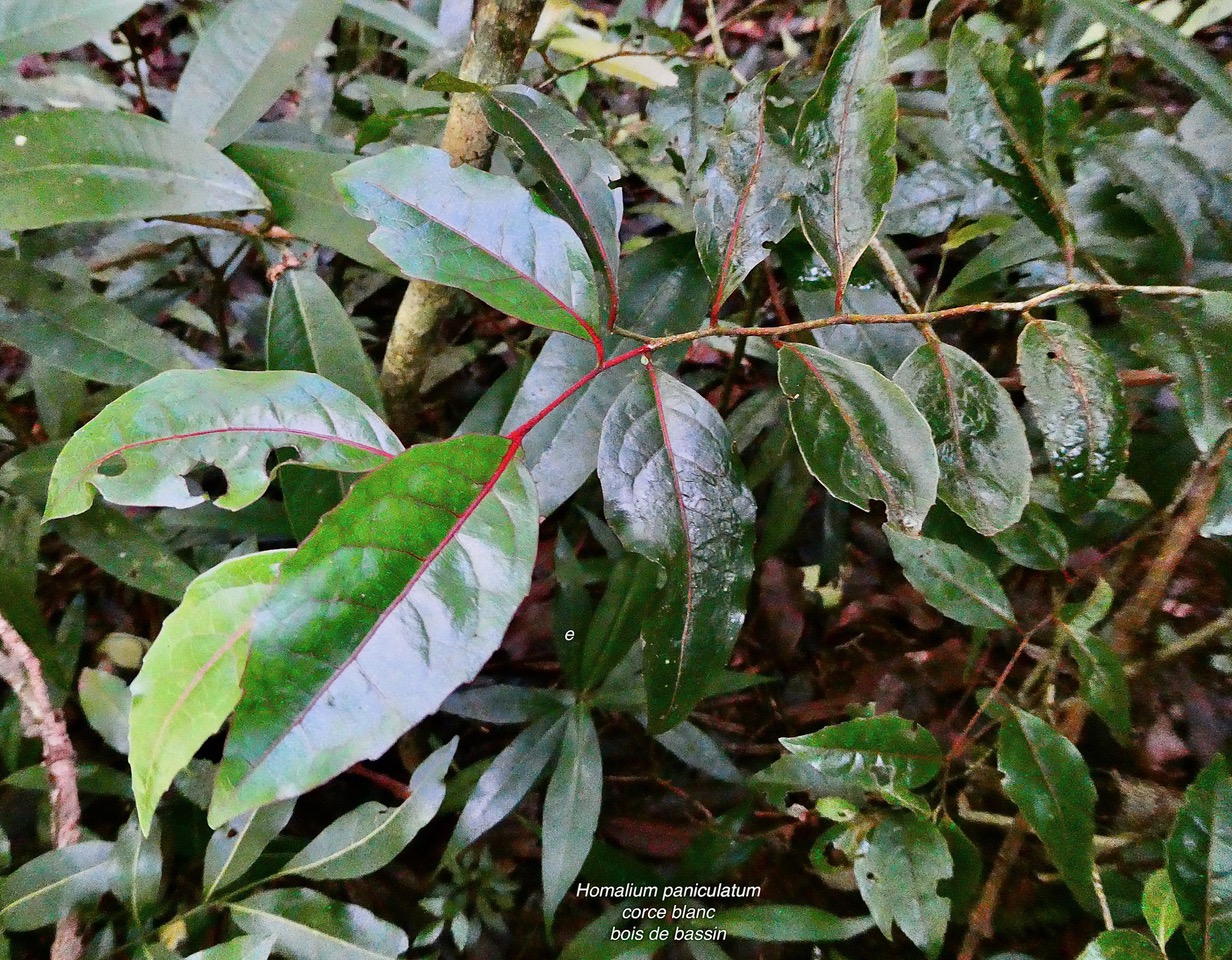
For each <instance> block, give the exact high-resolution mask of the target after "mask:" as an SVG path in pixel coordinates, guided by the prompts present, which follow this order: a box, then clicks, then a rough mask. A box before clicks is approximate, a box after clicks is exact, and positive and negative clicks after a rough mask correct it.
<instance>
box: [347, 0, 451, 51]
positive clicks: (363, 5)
mask: <svg viewBox="0 0 1232 960" xmlns="http://www.w3.org/2000/svg"><path fill="white" fill-rule="evenodd" d="M342 16H344V17H345V18H346V19H348V20H353V21H354V22H356V23H360V24H363V25H364V26H365V27H371V28H372V29H374V30H379V31H381V32H382V33H388V34H390V35H391V36H394V37H398V38H399V39H402V40H405V41H406V42H407V43H409V44H412V45H414V46H416V47H420V48H421V49H424V50H436V49H438V48H440V47H442V46H444V43H445V38H444V37H442V36H441V33H440V31H439V30H437V29H436V27H434V26H432V24H431V23H429V22H428V21H427V20H425V19H424V18H423V17H421V16H419V15H418V14H415V13H412V12H411V11H410V10H408V9H407V8H406V7H404V6H402V4H401V3H398V2H397V0H346V2H345V3H343V5H342Z"/></svg>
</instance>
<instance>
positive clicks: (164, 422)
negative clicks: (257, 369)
mask: <svg viewBox="0 0 1232 960" xmlns="http://www.w3.org/2000/svg"><path fill="white" fill-rule="evenodd" d="M401 448H402V445H401V444H400V443H398V440H397V438H396V437H395V436H394V435H393V432H392V431H391V430H390V429H389V428H388V427H387V426H386V425H385V424H384V423H383V422H382V421H381V419H380V417H378V416H377V415H376V414H375V413H373V412H372V411H371V410H369V409H368V408H367V407H366V406H364V405H363V404H362V403H361V402H360V401H359V400H357V399H356V398H355V397H354V396H352V395H351V394H349V393H347V392H346V391H345V390H343V389H341V388H340V387H337V386H335V385H334V384H332V383H330V382H329V381H328V380H326V379H324V378H323V377H319V376H317V375H315V374H311V373H292V372H283V371H270V372H265V373H253V372H247V371H238V370H183V371H181V370H171V371H168V372H167V373H161V374H159V375H158V376H157V377H154V378H153V379H151V380H147V381H146V382H145V383H143V384H141V386H139V387H136V388H134V389H132V390H130V391H128V392H127V393H126V394H124V395H123V396H122V397H120V398H119V399H118V400H114V401H113V402H111V403H109V404H108V405H107V406H106V407H105V408H104V409H103V410H102V412H100V413H99V414H98V416H96V417H95V418H94V419H93V420H91V421H90V422H89V423H88V424H86V425H85V426H84V427H82V428H81V429H80V430H78V431H77V433H76V434H74V435H73V437H72V439H70V440H69V442H68V443H66V444H65V445H64V449H63V450H61V451H60V455H59V457H58V458H57V459H56V466H55V469H54V470H53V471H52V474H51V482H50V484H49V486H48V489H47V512H46V517H47V519H55V518H57V517H68V516H72V515H73V514H76V513H81V512H83V511H84V510H86V509H87V508H88V507H89V506H90V504H91V503H92V502H93V500H94V492H95V490H97V491H98V492H99V493H101V494H102V495H103V497H105V498H106V499H107V500H110V501H111V502H112V503H119V504H124V505H128V506H146V507H152V506H162V507H181V508H183V507H188V506H192V505H193V504H195V503H202V502H204V501H205V500H206V499H207V497H206V496H205V495H204V494H203V493H194V492H193V491H192V490H191V489H190V488H189V486H188V484H187V483H186V480H185V477H186V475H187V474H188V473H189V472H190V471H191V470H192V469H193V468H194V467H196V466H198V465H199V464H212V465H215V466H217V467H218V468H219V469H220V470H222V471H223V473H224V474H225V477H226V481H227V488H226V492H225V493H223V494H222V495H221V496H219V497H217V498H216V499H215V501H214V502H215V503H217V504H218V506H220V507H223V508H225V509H227V510H239V509H241V508H242V507H246V506H248V505H249V504H251V503H253V502H255V501H256V500H257V499H258V498H259V497H260V496H261V494H262V493H264V492H265V489H266V487H268V486H269V482H270V480H269V473H268V469H267V460H268V458H269V455H270V453H271V452H273V451H275V450H291V449H293V450H295V451H296V453H295V456H293V457H291V458H290V460H289V462H293V463H306V464H311V465H312V466H316V467H322V468H325V469H330V470H346V471H352V472H361V471H365V470H371V469H373V468H374V467H377V466H379V465H380V464H382V463H384V462H385V461H387V460H389V459H390V458H391V457H392V456H394V455H395V454H396V453H398V452H399V451H400V450H401Z"/></svg>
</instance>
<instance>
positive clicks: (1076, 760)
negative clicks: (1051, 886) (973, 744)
mask: <svg viewBox="0 0 1232 960" xmlns="http://www.w3.org/2000/svg"><path fill="white" fill-rule="evenodd" d="M997 769H999V770H1000V771H1001V774H1002V776H1003V778H1004V780H1003V783H1004V786H1005V792H1006V795H1007V796H1009V798H1010V799H1011V800H1012V801H1014V803H1015V805H1017V807H1018V809H1019V810H1020V811H1022V815H1023V817H1024V818H1025V819H1026V821H1027V823H1028V824H1029V825H1030V827H1031V829H1032V830H1033V831H1034V832H1035V834H1036V836H1038V837H1039V838H1040V840H1042V841H1043V843H1044V849H1045V850H1047V851H1048V856H1049V857H1050V858H1051V860H1052V862H1053V863H1054V864H1055V865H1056V867H1057V870H1058V871H1060V874H1061V879H1062V880H1064V881H1065V883H1066V885H1067V886H1068V887H1069V888H1070V890H1071V891H1073V893H1074V896H1076V897H1077V898H1078V902H1079V903H1081V904H1082V905H1083V906H1084V907H1087V908H1088V909H1090V908H1093V907H1094V905H1095V888H1094V884H1093V881H1092V872H1093V871H1094V869H1095V860H1094V851H1095V785H1094V784H1093V783H1092V782H1091V774H1090V771H1088V770H1087V765H1086V762H1085V761H1084V760H1083V759H1082V754H1080V753H1079V752H1078V749H1077V747H1075V746H1074V745H1073V744H1072V743H1070V742H1069V740H1067V739H1066V738H1065V737H1064V736H1062V735H1061V734H1060V733H1058V732H1057V731H1056V730H1054V729H1053V728H1052V727H1050V726H1049V725H1048V724H1047V723H1046V722H1044V721H1043V720H1041V719H1040V718H1039V717H1037V716H1035V715H1034V714H1030V713H1027V712H1026V711H1025V710H1020V709H1019V708H1018V707H1014V706H1010V707H1008V708H1006V710H1005V712H1004V715H1003V716H1002V719H1001V732H1000V734H999V735H998V737H997Z"/></svg>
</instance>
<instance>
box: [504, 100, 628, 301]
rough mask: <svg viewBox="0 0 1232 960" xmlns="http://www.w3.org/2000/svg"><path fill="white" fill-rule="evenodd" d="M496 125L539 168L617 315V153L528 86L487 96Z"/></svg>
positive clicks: (619, 204)
mask: <svg viewBox="0 0 1232 960" xmlns="http://www.w3.org/2000/svg"><path fill="white" fill-rule="evenodd" d="M483 112H484V115H485V116H486V117H487V118H488V122H489V123H490V124H491V125H492V129H493V130H495V131H496V132H497V133H499V134H501V135H502V136H505V137H508V138H509V139H510V140H512V141H513V142H514V143H515V144H516V145H517V147H518V149H519V150H521V151H522V153H523V155H525V157H526V159H527V160H529V161H530V163H531V165H532V166H534V167H535V169H536V170H538V172H539V174H540V175H541V176H542V177H543V182H544V185H545V186H546V187H547V199H548V202H549V203H550V204H551V206H552V209H553V210H554V211H555V212H556V214H557V215H558V216H559V217H561V219H563V220H564V221H565V222H566V223H568V224H569V226H571V227H573V229H574V232H576V233H577V235H578V236H579V237H580V238H581V240H582V243H583V245H584V246H585V247H586V252H587V253H588V254H590V261H591V263H592V264H593V265H594V268H595V270H597V271H598V272H599V274H600V275H601V276H602V277H603V281H604V284H605V286H606V287H607V302H608V304H609V305H610V312H609V319H611V318H615V316H616V309H617V305H618V303H619V299H620V298H619V294H618V292H617V290H618V287H617V283H618V279H619V278H618V267H619V262H620V235H619V234H620V221H621V216H622V213H623V209H624V203H623V200H622V195H621V191H620V190H619V189H613V188H612V186H611V183H612V181H613V180H616V179H618V178H619V177H620V166H619V165H618V164H617V162H616V158H615V157H614V156H612V154H611V152H610V151H609V150H608V149H607V147H605V146H604V145H603V144H602V143H601V142H600V141H599V140H598V139H597V138H596V136H595V134H594V132H593V131H592V130H591V129H590V128H589V127H586V126H583V125H582V124H581V123H579V122H578V120H577V118H576V117H574V116H573V115H572V114H570V113H569V112H568V111H567V110H565V109H564V108H563V107H561V106H560V105H559V104H557V103H556V102H555V101H553V100H550V99H549V98H547V97H545V96H544V95H543V94H541V93H539V92H538V91H537V90H534V89H532V88H530V87H525V86H506V87H497V88H496V89H495V90H493V91H492V93H491V95H490V96H488V97H485V98H484V100H483Z"/></svg>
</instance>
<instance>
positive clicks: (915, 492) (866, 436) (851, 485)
mask: <svg viewBox="0 0 1232 960" xmlns="http://www.w3.org/2000/svg"><path fill="white" fill-rule="evenodd" d="M779 384H780V386H781V387H782V388H783V392H784V393H785V394H787V398H788V400H790V401H791V426H792V430H793V431H794V432H795V434H796V441H797V443H798V444H799V445H800V452H801V453H802V454H803V455H804V462H805V463H806V464H808V468H809V471H810V472H811V473H812V474H813V476H815V477H816V478H817V479H818V480H820V481H821V482H822V483H823V484H824V485H825V487H826V489H827V490H829V491H830V493H832V494H833V495H834V496H836V497H838V498H839V499H840V500H844V501H846V502H847V503H851V504H854V505H855V506H857V507H859V508H860V509H861V510H867V509H868V501H869V499H870V498H875V499H878V500H882V501H884V502H885V505H886V513H887V515H888V517H889V519H890V521H891V522H892V523H897V524H900V525H901V526H903V527H905V528H906V529H908V530H911V531H913V532H918V531H919V530H920V528H921V527H922V526H923V525H924V518H925V516H927V514H928V511H929V508H931V507H932V505H933V503H934V502H935V501H936V498H937V481H938V473H939V472H938V467H937V450H936V447H935V446H934V445H933V437H932V430H931V429H930V428H929V426H928V422H927V421H926V420H925V419H924V418H923V417H922V416H921V415H920V413H919V411H918V410H916V408H915V407H914V406H913V405H912V403H911V401H910V399H908V397H907V394H906V393H904V392H903V389H902V388H901V387H899V386H897V385H896V384H894V383H892V382H891V381H889V380H887V379H886V378H885V377H883V376H882V375H881V374H879V373H878V372H877V371H876V370H874V369H873V368H872V367H869V366H865V365H864V364H862V363H856V362H855V361H853V360H847V359H844V358H843V357H840V356H838V355H837V354H833V353H829V352H828V351H825V350H820V349H818V348H816V347H810V346H805V345H804V344H796V343H793V344H787V345H785V346H784V347H783V348H782V349H781V350H780V351H779Z"/></svg>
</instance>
